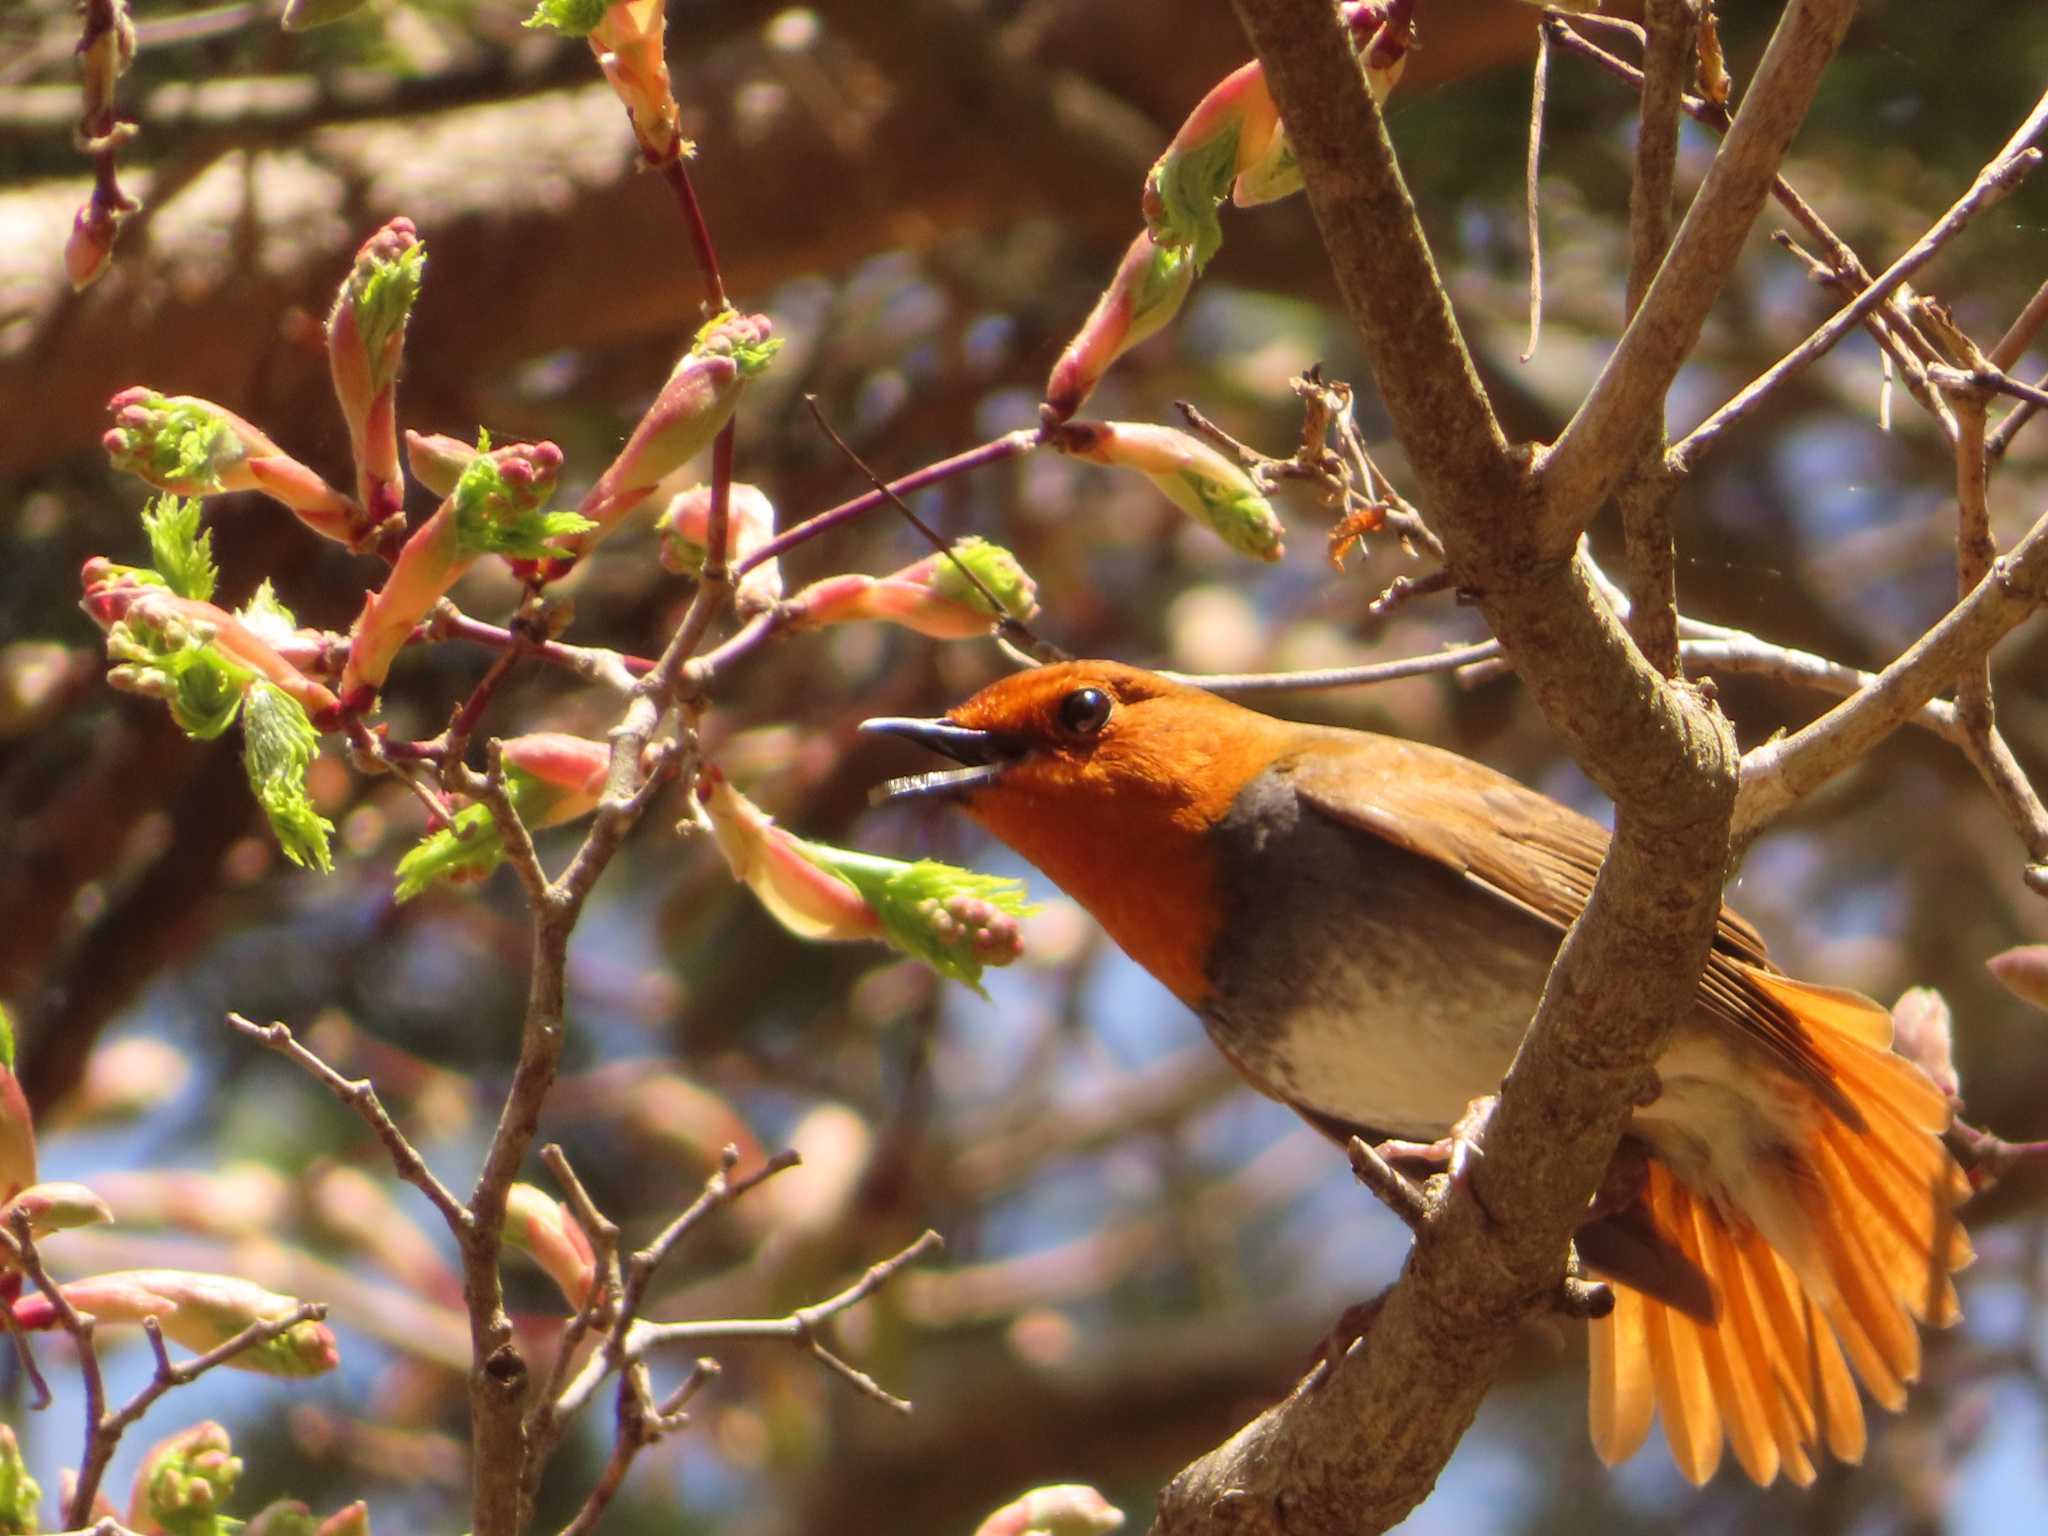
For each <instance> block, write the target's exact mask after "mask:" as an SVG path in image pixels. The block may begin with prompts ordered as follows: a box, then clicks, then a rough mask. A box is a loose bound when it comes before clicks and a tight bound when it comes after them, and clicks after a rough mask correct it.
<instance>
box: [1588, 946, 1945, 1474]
mask: <svg viewBox="0 0 2048 1536" xmlns="http://www.w3.org/2000/svg"><path fill="white" fill-rule="evenodd" d="M1754 978H1755V980H1756V982H1757V984H1758V985H1759V986H1761V987H1762V988H1763V989H1764V990H1765V991H1767V992H1769V993H1770V994H1771V995H1772V996H1773V997H1774V998H1775V999H1776V1000H1777V1001H1779V1002H1780V1003H1782V1004H1784V1005H1785V1007H1786V1008H1788V1009H1789V1010H1791V1011H1792V1012H1793V1013H1794V1014H1796V1015H1797V1016H1798V1018H1799V1020H1800V1022H1801V1024H1802V1025H1804V1027H1805V1032H1806V1034H1807V1035H1808V1037H1809V1038H1810V1040H1811V1042H1812V1045H1813V1048H1814V1050H1815V1052H1816V1053H1817V1054H1818V1056H1819V1057H1820V1059H1821V1060H1822V1061H1823V1062H1824V1063H1825V1064H1826V1066H1827V1068H1828V1070H1829V1072H1830V1073H1831V1074H1832V1075H1833V1077H1834V1080H1835V1082H1836V1084H1837V1085H1838V1086H1839V1087H1840V1088H1841V1090H1842V1093H1843V1094H1844V1096H1846V1098H1847V1099H1848V1100H1849V1102H1850V1103H1851V1104H1852V1105H1853V1106H1854V1107H1855V1109H1856V1111H1857V1112H1858V1113H1859V1114H1860V1115H1861V1117H1862V1119H1863V1121H1864V1124H1863V1126H1862V1127H1861V1128H1857V1127H1854V1126H1851V1125H1849V1124H1847V1123H1846V1122H1845V1121H1844V1119H1843V1118H1842V1117H1840V1116H1838V1115H1836V1114H1833V1113H1830V1112H1829V1111H1827V1110H1826V1109H1825V1108H1823V1107H1822V1106H1821V1105H1820V1104H1819V1103H1818V1102H1816V1104H1815V1106H1814V1112H1813V1114H1812V1116H1811V1119H1810V1125H1809V1127H1808V1135H1807V1137H1806V1140H1805V1144H1804V1146H1803V1147H1802V1148H1801V1149H1800V1150H1799V1153H1798V1155H1797V1156H1796V1157H1795V1158H1793V1159H1790V1160H1788V1161H1787V1166H1786V1172H1785V1176H1784V1179H1783V1181H1782V1182H1783V1186H1784V1191H1785V1193H1786V1194H1787V1195H1788V1196H1789V1206H1788V1207H1787V1208H1788V1209H1789V1210H1792V1211H1796V1213H1797V1217H1798V1220H1799V1222H1800V1228H1801V1230H1800V1231H1799V1232H1797V1233H1786V1232H1780V1233H1779V1234H1777V1235H1778V1237H1779V1244H1778V1246H1777V1247H1775V1248H1774V1247H1773V1246H1772V1244H1771V1243H1770V1242H1769V1241H1767V1240H1766V1237H1765V1234H1764V1232H1763V1231H1761V1230H1759V1227H1758V1225H1757V1221H1756V1219H1753V1218H1756V1217H1766V1220H1768V1217H1767V1213H1762V1212H1758V1213H1749V1212H1744V1211H1742V1210H1737V1209H1727V1208H1724V1204H1723V1202H1721V1201H1718V1200H1715V1199H1713V1198H1710V1197H1707V1196H1703V1195H1701V1194H1700V1193H1698V1192H1696V1191H1695V1190H1693V1189H1690V1188H1688V1187H1687V1186H1686V1185H1684V1184H1682V1183H1680V1182H1679V1180H1678V1179H1677V1177H1676V1176H1675V1175H1674V1174H1673V1173H1672V1172H1671V1170H1670V1169H1669V1168H1667V1167H1666V1166H1665V1165H1664V1164H1663V1163H1661V1162H1658V1161H1656V1160H1654V1159H1653V1160H1652V1162H1651V1163H1650V1169H1649V1183H1648V1187H1647V1189H1646V1190H1645V1193H1644V1196H1643V1203H1644V1206H1645V1208H1646V1210H1647V1212H1648V1214H1649V1216H1650V1218H1651V1220H1652V1221H1653V1222H1654V1223H1655V1225H1656V1227H1657V1229H1658V1231H1659V1232H1660V1233H1661V1234H1662V1235H1663V1236H1664V1237H1665V1238H1666V1239H1667V1240H1669V1241H1670V1242H1671V1243H1672V1245H1673V1246H1674V1247H1676V1248H1677V1249H1678V1250H1679V1251H1680V1252H1682V1253H1683V1254H1685V1255H1686V1257H1688V1258H1689V1259H1691V1260H1692V1261H1693V1263H1694V1264H1696V1265H1698V1266H1699V1268H1700V1270H1701V1272H1702V1273H1704V1274H1705V1275H1706V1276H1707V1278H1708V1280H1710V1281H1711V1282H1712V1284H1713V1288H1714V1294H1715V1298H1716V1308H1717V1315H1716V1317H1715V1319H1714V1321H1712V1322H1701V1321H1699V1320H1697V1319H1695V1318H1692V1317H1689V1316H1687V1315H1685V1314H1684V1313H1682V1312H1679V1311H1677V1310H1675V1309H1674V1308H1672V1307H1669V1306H1666V1305H1665V1304H1664V1303H1662V1302H1659V1301H1656V1300H1654V1299H1652V1298H1650V1297H1648V1296H1645V1295H1643V1294H1642V1293H1640V1292H1637V1291H1632V1290H1628V1289H1626V1288H1624V1287H1621V1286H1617V1287H1615V1307H1614V1311H1613V1313H1612V1314H1611V1315H1610V1316H1608V1317H1606V1318H1603V1319H1601V1320H1599V1321H1597V1322H1595V1323H1594V1324H1593V1325H1592V1332H1591V1347H1590V1354H1591V1378H1590V1404H1591V1421H1592V1430H1593V1447H1594V1449H1595V1450H1596V1451H1597V1452H1598V1453H1599V1455H1600V1458H1601V1459H1602V1460H1603V1461H1605V1462H1606V1463H1607V1464H1608V1465H1610V1466H1612V1465H1614V1464H1615V1463H1616V1462H1619V1461H1622V1460H1625V1459H1626V1458H1627V1457H1629V1456H1630V1455H1632V1454H1634V1453H1635V1451H1637V1450H1638V1449H1639V1448H1640V1447H1641V1446H1642V1443H1643V1440H1644V1438H1645V1437H1646V1436H1647V1435H1648V1433H1649V1428H1650V1415H1651V1410H1652V1409H1653V1408H1654V1409H1655V1410H1656V1412H1657V1414H1658V1416H1659V1417H1660V1418H1661V1420H1662V1421H1663V1425H1664V1435H1665V1438H1666V1439H1667V1440H1668V1441H1669V1442H1670V1445H1671V1454H1672V1457H1673V1459H1674V1460H1675V1461H1676V1462H1677V1463H1678V1468H1679V1470H1680V1471H1681V1472H1683V1473H1684V1474H1685V1475H1686V1477H1688V1478H1689V1479H1691V1480H1692V1481H1693V1482H1694V1483H1696V1484H1697V1483H1704V1482H1705V1481H1706V1480H1707V1479H1708V1478H1709V1477H1711V1476H1713V1474H1714V1471H1715V1469H1716V1468H1717V1467H1718V1466H1719V1465H1720V1463H1721V1451H1722V1446H1723V1444H1724V1443H1725V1444H1727V1445H1729V1446H1732V1447H1733V1448H1734V1451H1735V1459H1736V1460H1737V1461H1738V1462H1739V1463H1741V1465H1742V1469H1743V1471H1745V1472H1746V1473H1748V1474H1749V1476H1750V1477H1751V1479H1753V1480H1754V1481H1755V1482H1757V1483H1759V1484H1769V1483H1771V1482H1772V1481H1774V1480H1775V1479H1776V1478H1777V1476H1778V1474H1779V1473H1781V1472H1782V1473H1783V1474H1784V1475H1785V1476H1787V1477H1789V1478H1790V1479H1792V1481H1793V1482H1795V1483H1798V1484H1800V1485H1802V1486H1804V1485H1805V1484H1807V1483H1810V1482H1812V1481H1813V1477H1814V1472H1815V1468H1816V1465H1817V1463H1818V1462H1819V1461H1820V1459H1821V1457H1822V1454H1823V1451H1825V1452H1826V1453H1827V1454H1831V1455H1833V1456H1835V1457H1837V1458H1838V1459H1840V1460H1842V1461H1849V1462H1854V1461H1860V1460H1861V1459H1862V1457H1863V1449H1864V1442H1865V1434H1864V1422H1863V1406H1862V1403H1861V1402H1860V1401H1859V1399H1858V1397H1857V1393H1856V1387H1855V1383H1854V1381H1852V1379H1851V1372H1852V1371H1853V1372H1854V1375H1855V1377H1856V1378H1858V1379H1860V1380H1861V1381H1862V1383H1863V1385H1864V1387H1865V1389H1867V1390H1868V1391H1869V1393H1870V1395H1871V1396H1872V1397H1873V1398H1875V1399H1876V1400H1877V1401H1878V1402H1879V1403H1880V1404H1882V1405H1883V1406H1884V1407H1886V1408H1888V1409H1891V1410H1892V1411H1894V1412H1896V1411H1897V1410H1898V1409H1899V1408H1900V1407H1902V1406H1903V1405H1904V1403H1905V1400H1906V1384H1907V1383H1908V1382H1911V1381H1913V1380H1915V1379H1917V1377H1918V1376H1919V1373H1920V1337H1919V1333H1918V1331H1917V1330H1916V1328H1915V1326H1914V1325H1915V1322H1916V1321H1918V1322H1924V1323H1928V1324H1931V1325H1933V1326H1935V1327H1946V1326H1947V1325H1948V1324H1950V1323H1953V1322H1954V1321H1955V1320H1956V1318H1957V1317H1958V1316H1959V1315H1960V1314H1959V1310H1958V1308H1957V1305H1956V1293H1955V1287H1954V1285H1953V1284H1952V1283H1951V1282H1950V1280H1949V1276H1950V1274H1951V1273H1952V1272H1953V1271H1955V1270H1958V1269H1961V1268H1962V1267H1963V1266H1964V1265H1965V1264H1967V1263H1969V1262H1970V1259H1971V1256H1972V1255H1971V1251H1970V1241H1969V1238H1968V1236H1967V1235H1966V1234H1965V1233H1964V1231H1963V1228H1962V1225H1961V1223H1960V1222H1959V1221H1958V1220H1957V1219H1956V1215H1955V1209H1956V1207H1957V1206H1958V1205H1959V1204H1960V1203H1961V1202H1962V1201H1963V1199H1964V1198H1965V1197H1966V1196H1967V1195H1968V1194H1969V1183H1968V1181H1967V1180H1966V1179H1965V1178H1964V1176H1963V1172H1962V1170H1961V1169H1960V1168H1958V1167H1957V1166H1956V1164H1955V1161H1954V1159H1953V1158H1951V1157H1950V1156H1949V1155H1948V1151H1947V1149H1946V1148H1945V1147H1944V1146H1943V1145H1942V1144H1941V1141H1940V1139H1939V1137H1940V1133H1941V1131H1942V1130H1943V1129H1945V1128H1946V1127H1947V1125H1948V1119H1949V1111H1948V1103H1947V1101H1946V1100H1945V1099H1944V1098H1943V1096H1942V1095H1941V1094H1940V1092H1938V1091H1937V1090H1936V1089H1935V1088H1934V1086H1933V1085H1932V1084H1931V1083H1929V1082H1928V1080H1927V1078H1926V1077H1925V1075H1924V1074H1922V1073H1921V1072H1920V1070H1919V1069H1918V1068H1916V1067H1914V1066H1913V1065H1912V1064H1911V1063H1909V1062H1907V1061H1905V1060H1903V1059H1902V1058H1900V1057H1898V1056H1895V1055H1894V1054H1892V1052H1891V1050H1890V1045H1891V1018H1890V1015H1888V1014H1887V1013H1886V1012H1885V1011H1884V1010H1883V1009H1882V1008H1880V1007H1879V1006H1878V1005H1877V1004H1875V1003H1873V1002H1871V1001H1870V1000H1869V999H1867V998H1863V997H1859V996H1856V995H1855V994H1852V993H1847V992H1839V991H1834V990H1832V989H1829V988H1825V987H1812V986H1808V985H1806V984H1804V983H1802V982H1796V981H1792V980H1790V979H1789V978H1787V977H1783V976H1777V975H1772V974H1769V973H1766V972H1762V971H1757V972H1755V973H1754ZM1781 1219H1782V1218H1781Z"/></svg>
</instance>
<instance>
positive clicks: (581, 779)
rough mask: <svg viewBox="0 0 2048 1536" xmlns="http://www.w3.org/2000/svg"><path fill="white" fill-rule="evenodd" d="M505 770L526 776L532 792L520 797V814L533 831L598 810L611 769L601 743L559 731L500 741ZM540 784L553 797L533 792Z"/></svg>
mask: <svg viewBox="0 0 2048 1536" xmlns="http://www.w3.org/2000/svg"><path fill="white" fill-rule="evenodd" d="M498 750H499V752H500V754H501V755H502V761H503V762H504V764H505V766H506V767H507V768H508V769H512V770H515V771H516V772H519V773H522V774H525V775H526V776H527V777H528V778H529V779H532V780H533V781H534V784H535V788H534V789H532V790H529V791H526V792H524V793H522V795H521V797H520V804H519V811H520V815H521V816H522V817H523V818H525V819H527V820H528V821H530V822H531V824H532V825H534V826H537V827H553V826H559V825H561V824H562V823H563V822H565V821H574V820H575V819H576V818H577V817H578V816H581V815H584V814H585V813H586V812H589V811H594V810H596V809H597V802H598V798H599V796H601V795H602V794H603V793H604V781H605V775H606V774H607V773H608V772H610V770H611V747H610V746H609V745H608V744H607V743H605V742H602V741H591V740H589V739H587V738H586V737H582V736H571V735H569V734H568V733H567V732H564V731H534V732H532V733H531V734H529V735H525V736H514V737H511V738H509V739H508V740H506V741H504V742H501V743H500V744H499V748H498ZM541 785H545V786H547V788H549V789H552V790H554V791H555V792H556V793H555V795H554V796H553V797H552V798H547V799H545V803H543V797H542V796H541V795H540V794H539V793H538V787H539V786H541Z"/></svg>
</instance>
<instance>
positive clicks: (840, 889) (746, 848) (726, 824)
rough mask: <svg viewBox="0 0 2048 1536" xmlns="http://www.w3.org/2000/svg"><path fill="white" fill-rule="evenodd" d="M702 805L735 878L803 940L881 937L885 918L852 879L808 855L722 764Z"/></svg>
mask: <svg viewBox="0 0 2048 1536" xmlns="http://www.w3.org/2000/svg"><path fill="white" fill-rule="evenodd" d="M697 803H698V806H699V807H700V808H701V811H702V815H703V818H704V821H705V824H706V825H708V826H709V827H710V828H711V835H712V837H713V839H714V840H715V841H716V842H717V844H718V851H719V852H720V853H722V854H724V855H725V862H726V865H727V866H728V867H729V868H730V869H731V870H732V872H733V876H734V878H736V879H737V880H739V881H740V883H741V884H743V885H745V886H746V887H747V888H748V889H749V890H751V891H752V892H753V893H754V895H755V896H756V897H757V898H758V899H759V900H760V903H761V905H762V906H764V907H766V908H767V909H768V911H769V913H770V915H772V916H773V917H774V918H775V920H776V921H777V922H779V923H781V924H782V926H783V927H785V928H787V929H788V930H789V931H790V932H791V933H793V934H795V935H796V936H797V937H798V938H804V939H876V938H880V937H881V936H882V920H881V918H880V917H878V916H877V915H876V913H875V909H874V908H873V907H871V906H869V905H868V903H867V902H866V901H865V900H863V899H862V897H861V895H860V893H859V892H858V891H856V890H855V889H854V888H853V887H852V886H851V885H849V884H848V883H847V882H846V881H844V880H842V879H840V878H839V877H838V876H837V875H834V874H831V873H829V872H827V871H826V870H823V869H820V868H819V867H818V866H817V865H816V864H814V863H813V862H812V861H811V860H810V859H809V858H807V857H805V855H804V851H803V850H804V848H805V846H806V845H805V844H804V842H803V840H802V839H801V838H798V837H795V836H793V835H792V834H790V833H788V832H785V831H784V830H783V829H782V828H780V827H778V826H776V825H775V823H774V821H773V819H772V818H770V817H769V816H768V814H767V813H766V812H764V811H763V810H762V809H761V808H760V807H759V806H757V805H755V804H754V802H753V801H751V800H749V799H747V797H746V796H744V795H742V794H741V793H740V792H739V791H738V790H736V789H734V788H733V787H732V785H731V784H729V783H728V782H726V778H725V775H724V774H722V773H720V772H719V771H718V770H717V769H716V768H707V769H706V770H705V771H704V774H703V776H702V777H701V778H699V780H698V781H697Z"/></svg>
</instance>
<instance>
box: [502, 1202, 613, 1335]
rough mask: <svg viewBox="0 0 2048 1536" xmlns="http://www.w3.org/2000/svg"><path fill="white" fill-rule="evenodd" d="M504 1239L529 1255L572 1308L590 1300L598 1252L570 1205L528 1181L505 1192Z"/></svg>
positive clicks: (594, 1282)
mask: <svg viewBox="0 0 2048 1536" xmlns="http://www.w3.org/2000/svg"><path fill="white" fill-rule="evenodd" d="M504 1232H505V1241H506V1242H508V1243H510V1244H511V1245H512V1246H513V1247H514V1248H517V1249H519V1250H520V1251H521V1252H523V1253H525V1254H527V1255H529V1256H530V1257H531V1258H532V1259H533V1261H534V1263H536V1264H538V1265H539V1266H540V1267H541V1269H542V1270H543V1271H545V1272H546V1274H547V1277H548V1278H549V1279H550V1280H552V1281H554V1282H555V1284H556V1285H558V1286H560V1287H561V1289H562V1295H563V1296H564V1297H565V1298H566V1299H567V1301H568V1303H569V1305H570V1306H572V1307H580V1306H582V1305H583V1304H584V1303H585V1302H586V1301H588V1300H589V1299H590V1293H591V1289H592V1287H593V1286H595V1285H596V1284H597V1255H596V1254H595V1253H593V1252H592V1251H591V1247H590V1239H589V1237H587V1236H586V1235H585V1234H584V1231H583V1228H582V1227H581V1226H580V1225H578V1223H577V1221H576V1218H575V1216H574V1215H572V1214H571V1213H570V1210H569V1207H568V1206H566V1205H564V1204H563V1203H562V1202H561V1201H559V1200H557V1199H555V1198H554V1197H553V1196H551V1195H549V1194H548V1192H547V1191H546V1190H544V1189H539V1188H536V1187H535V1186H534V1185H531V1184H514V1185H513V1186H512V1187H511V1188H510V1189H508V1190H507V1191H506V1192H505V1228H504Z"/></svg>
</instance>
